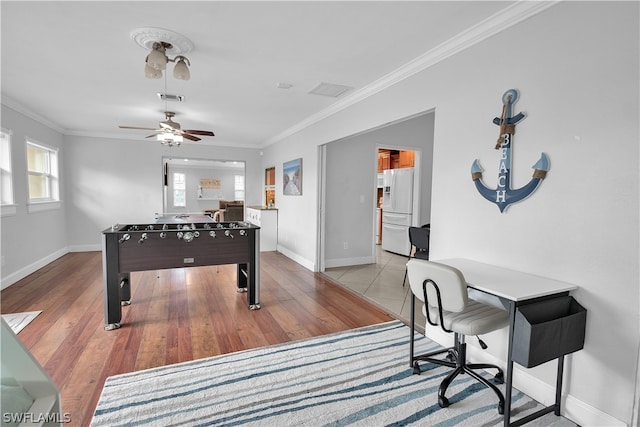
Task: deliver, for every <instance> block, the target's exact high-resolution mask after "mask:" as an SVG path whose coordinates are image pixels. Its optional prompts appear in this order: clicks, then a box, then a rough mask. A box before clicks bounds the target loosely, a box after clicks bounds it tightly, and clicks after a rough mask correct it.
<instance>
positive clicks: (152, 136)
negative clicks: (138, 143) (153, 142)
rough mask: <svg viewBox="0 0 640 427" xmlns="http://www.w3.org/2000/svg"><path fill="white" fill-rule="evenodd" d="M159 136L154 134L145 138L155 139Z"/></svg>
mask: <svg viewBox="0 0 640 427" xmlns="http://www.w3.org/2000/svg"><path fill="white" fill-rule="evenodd" d="M157 135H158V134H157V133H154V134H152V135H148V136H145V138H155V137H156V136H157Z"/></svg>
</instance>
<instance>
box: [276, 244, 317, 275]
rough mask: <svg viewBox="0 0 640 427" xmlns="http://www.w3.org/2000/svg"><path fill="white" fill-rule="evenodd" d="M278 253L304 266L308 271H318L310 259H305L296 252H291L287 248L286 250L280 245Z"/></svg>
mask: <svg viewBox="0 0 640 427" xmlns="http://www.w3.org/2000/svg"><path fill="white" fill-rule="evenodd" d="M278 252H280V253H281V254H282V255H284V256H286V257H287V258H290V259H292V260H294V261H295V262H297V263H298V264H300V265H301V266H303V267H304V268H306V269H308V270H311V271H317V269H316V265H315V263H314V262H313V261H309V260H308V259H306V258H303V257H301V256H300V255H298V254H296V253H294V252H291V251H290V250H288V249H287V248H284V247H282V246H280V245H278Z"/></svg>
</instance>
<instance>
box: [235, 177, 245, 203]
mask: <svg viewBox="0 0 640 427" xmlns="http://www.w3.org/2000/svg"><path fill="white" fill-rule="evenodd" d="M238 178H240V179H238ZM239 180H240V181H242V182H241V183H240V184H238V181H239ZM240 187H242V188H240ZM244 192H245V185H244V174H243V175H234V176H233V196H234V200H244Z"/></svg>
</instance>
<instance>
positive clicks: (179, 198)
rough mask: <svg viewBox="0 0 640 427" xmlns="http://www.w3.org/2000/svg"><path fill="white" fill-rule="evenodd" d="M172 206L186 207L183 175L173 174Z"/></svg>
mask: <svg viewBox="0 0 640 427" xmlns="http://www.w3.org/2000/svg"><path fill="white" fill-rule="evenodd" d="M173 206H182V207H185V206H187V182H186V178H185V176H184V174H183V173H179V172H174V173H173Z"/></svg>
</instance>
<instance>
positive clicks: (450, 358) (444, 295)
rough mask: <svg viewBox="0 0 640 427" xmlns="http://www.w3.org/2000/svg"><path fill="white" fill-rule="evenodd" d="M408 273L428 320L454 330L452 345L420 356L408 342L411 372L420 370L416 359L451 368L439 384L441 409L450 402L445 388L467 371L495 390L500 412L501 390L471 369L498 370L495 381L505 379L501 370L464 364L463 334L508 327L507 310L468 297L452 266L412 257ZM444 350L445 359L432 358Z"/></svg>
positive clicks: (500, 412) (412, 290)
mask: <svg viewBox="0 0 640 427" xmlns="http://www.w3.org/2000/svg"><path fill="white" fill-rule="evenodd" d="M407 274H408V276H409V284H410V286H411V292H412V293H413V295H414V297H417V298H418V299H419V300H420V301H422V302H425V305H424V307H423V311H424V313H425V315H426V317H427V322H428V323H429V324H431V325H432V326H436V325H440V327H441V328H442V330H443V331H445V332H447V333H451V332H453V333H454V346H453V347H450V348H446V349H443V350H438V351H434V352H431V353H427V354H423V355H418V356H414V354H413V343H411V350H410V351H411V363H412V364H413V372H414V374H419V373H420V366H419V364H418V362H419V361H425V362H431V363H436V364H438V365H444V366H448V367H450V368H453V369H454V370H453V371H452V372H451V373H450V374H449V375H447V377H446V378H445V379H444V380H443V381H442V383H440V387H439V389H438V404H439V405H440V406H441V407H442V408H446V407H447V406H449V404H450V403H449V400H448V399H447V398H446V397H445V393H446V391H447V387H449V384H451V382H452V381H453V380H454V378H455V377H456V376H458V374H461V373H467V374H469V375H471V376H472V377H473V378H475V379H476V380H478V381H479V382H481V383H482V384H484V385H486V386H487V387H489V388H490V389H492V390H493V391H494V392H495V394H496V395H497V396H498V399H499V403H498V413H499V414H503V413H504V396H503V395H502V392H500V390H499V389H498V388H497V387H496V386H495V385H493V384H492V383H491V382H489V381H488V380H487V379H485V378H484V377H482V376H481V375H480V374H479V373H477V372H475V371H474V370H475V369H488V368H494V369H497V370H498V373H497V374H496V376H495V378H494V381H496V382H497V383H499V384H502V382H503V380H504V374H503V372H502V369H500V368H499V367H497V366H495V365H489V364H485V363H467V360H466V359H467V355H466V349H467V344H466V343H465V336H467V335H480V334H484V333H487V332H492V331H495V330H498V329H501V328H504V327H506V326H508V324H509V316H508V314H507V312H506V311H504V310H500V309H498V308H495V307H493V306H490V305H487V304H483V303H480V302H477V301H474V300H471V299H469V298H468V294H467V283H466V281H465V279H464V276H463V275H462V273H461V272H460V271H459V270H457V269H455V268H453V267H449V266H447V265H443V264H438V263H436V262H431V261H425V260H421V259H412V260H410V261H409V262H407ZM412 302H414V301H412ZM412 323H413V322H412ZM412 337H413V335H412ZM480 345H481V346H482V347H483V348H486V345H485V344H484V343H483V342H482V341H480ZM443 353H447V356H446V358H445V359H444V360H442V359H436V358H434V357H433V356H436V355H438V354H443Z"/></svg>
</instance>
